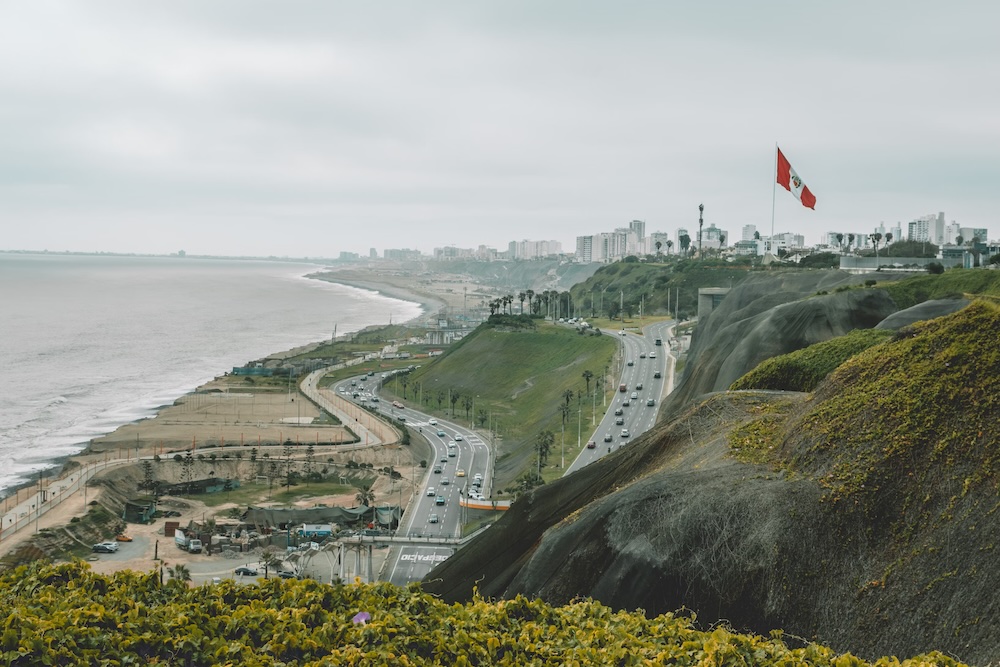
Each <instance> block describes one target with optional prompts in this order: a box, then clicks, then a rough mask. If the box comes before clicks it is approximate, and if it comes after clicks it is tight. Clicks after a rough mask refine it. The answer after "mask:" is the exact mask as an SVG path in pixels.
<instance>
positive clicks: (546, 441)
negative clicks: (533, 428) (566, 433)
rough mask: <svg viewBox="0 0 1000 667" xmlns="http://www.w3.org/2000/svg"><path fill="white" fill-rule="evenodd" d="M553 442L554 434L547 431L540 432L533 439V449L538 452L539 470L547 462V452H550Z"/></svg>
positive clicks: (554, 439)
mask: <svg viewBox="0 0 1000 667" xmlns="http://www.w3.org/2000/svg"><path fill="white" fill-rule="evenodd" d="M555 441H556V436H555V434H554V433H552V431H549V430H545V431H542V432H541V433H539V434H538V436H537V437H536V438H535V449H536V450H537V451H538V467H539V468H541V467H542V465H543V464H544V463H545V462H546V461H548V460H549V452H550V451H551V450H552V445H553V444H554V443H555Z"/></svg>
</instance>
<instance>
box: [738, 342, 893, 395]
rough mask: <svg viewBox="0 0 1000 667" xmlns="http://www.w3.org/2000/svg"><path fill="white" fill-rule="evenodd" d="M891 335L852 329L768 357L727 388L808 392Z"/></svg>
mask: <svg viewBox="0 0 1000 667" xmlns="http://www.w3.org/2000/svg"><path fill="white" fill-rule="evenodd" d="M891 336H892V332H891V331H883V330H881V329H855V330H854V331H852V332H851V333H849V334H847V335H845V336H839V337H837V338H834V339H833V340H828V341H824V342H822V343H816V344H815V345H810V346H809V347H807V348H804V349H802V350H796V351H795V352H791V353H789V354H783V355H781V356H778V357H772V358H770V359H768V360H767V361H765V362H763V363H761V364H760V365H759V366H757V367H756V368H754V369H753V370H752V371H750V372H749V373H747V374H746V375H744V376H743V377H741V378H740V379H739V380H737V381H736V382H734V383H733V384H732V386H730V389H733V390H739V389H772V390H784V391H812V390H813V389H815V388H816V386H817V385H818V384H819V383H820V382H821V381H822V380H823V378H825V377H826V376H827V375H829V374H830V373H831V372H832V371H833V370H834V369H835V368H837V366H839V365H841V364H842V363H844V362H845V361H847V360H848V359H849V358H851V357H852V356H854V355H855V354H857V353H858V352H861V351H862V350H866V349H868V348H869V347H872V346H873V345H878V344H879V343H881V342H883V341H885V340H886V339H888V338H890V337H891Z"/></svg>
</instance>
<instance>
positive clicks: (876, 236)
mask: <svg viewBox="0 0 1000 667" xmlns="http://www.w3.org/2000/svg"><path fill="white" fill-rule="evenodd" d="M868 238H870V239H871V240H872V245H873V246H874V247H875V268H878V244H879V241H881V240H882V235H881V234H879V233H878V232H875V233H874V234H869V235H868Z"/></svg>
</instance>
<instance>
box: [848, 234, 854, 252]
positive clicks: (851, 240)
mask: <svg viewBox="0 0 1000 667" xmlns="http://www.w3.org/2000/svg"><path fill="white" fill-rule="evenodd" d="M854 238H855V236H854V234H848V235H847V250H848V252H849V251H850V250H851V245H853V244H854Z"/></svg>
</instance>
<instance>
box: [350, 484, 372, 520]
mask: <svg viewBox="0 0 1000 667" xmlns="http://www.w3.org/2000/svg"><path fill="white" fill-rule="evenodd" d="M357 488H358V492H357V494H356V495H355V496H354V500H356V501H357V502H358V505H364V506H365V507H371V508H372V523H375V492H374V491H373V490H372V485H371V484H369V485H368V486H359V487H357Z"/></svg>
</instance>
